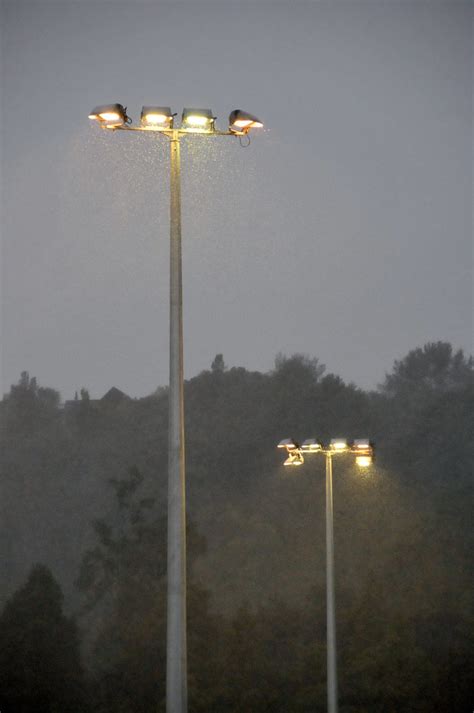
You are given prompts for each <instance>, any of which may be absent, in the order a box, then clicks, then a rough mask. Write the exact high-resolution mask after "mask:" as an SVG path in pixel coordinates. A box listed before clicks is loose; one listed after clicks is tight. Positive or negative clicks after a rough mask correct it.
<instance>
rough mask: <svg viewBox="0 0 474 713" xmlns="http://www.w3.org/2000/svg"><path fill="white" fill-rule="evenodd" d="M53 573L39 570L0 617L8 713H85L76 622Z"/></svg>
mask: <svg viewBox="0 0 474 713" xmlns="http://www.w3.org/2000/svg"><path fill="white" fill-rule="evenodd" d="M62 600H63V596H62V593H61V589H60V587H59V585H58V584H57V582H56V581H55V579H54V577H53V575H52V574H51V572H50V570H49V569H48V568H47V567H44V566H43V565H36V566H35V567H34V568H33V569H32V571H31V573H30V575H29V577H28V580H27V582H26V584H25V585H24V586H23V587H21V588H20V589H19V590H18V591H17V592H16V593H15V594H13V596H12V597H11V598H10V599H9V600H8V601H7V603H6V605H5V608H4V610H3V613H2V615H1V617H0V641H1V642H2V643H1V647H0V708H1V710H2V711H6V713H64V711H68V713H69V712H70V713H76V712H79V711H85V710H86V708H85V707H84V704H85V688H84V679H83V672H82V668H81V664H80V657H79V642H78V635H77V629H76V626H75V624H74V622H73V621H72V620H71V619H68V618H67V617H65V616H64V614H63V613H62Z"/></svg>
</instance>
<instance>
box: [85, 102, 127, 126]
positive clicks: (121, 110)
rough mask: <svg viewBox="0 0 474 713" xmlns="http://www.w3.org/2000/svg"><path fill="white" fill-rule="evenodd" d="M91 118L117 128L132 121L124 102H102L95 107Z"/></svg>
mask: <svg viewBox="0 0 474 713" xmlns="http://www.w3.org/2000/svg"><path fill="white" fill-rule="evenodd" d="M89 119H92V120H93V121H98V122H99V124H100V125H101V126H107V127H110V128H112V129H113V128H115V127H117V126H123V124H128V123H130V118H129V117H128V116H127V108H126V107H123V106H122V104H101V105H100V106H96V107H94V109H93V110H92V111H91V113H90V114H89Z"/></svg>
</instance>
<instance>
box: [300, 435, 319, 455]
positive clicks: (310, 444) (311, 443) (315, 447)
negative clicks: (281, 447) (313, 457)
mask: <svg viewBox="0 0 474 713" xmlns="http://www.w3.org/2000/svg"><path fill="white" fill-rule="evenodd" d="M301 450H302V451H307V452H308V453H317V452H318V451H321V450H322V445H321V443H319V441H317V440H316V438H307V439H306V440H305V441H303V443H302V444H301Z"/></svg>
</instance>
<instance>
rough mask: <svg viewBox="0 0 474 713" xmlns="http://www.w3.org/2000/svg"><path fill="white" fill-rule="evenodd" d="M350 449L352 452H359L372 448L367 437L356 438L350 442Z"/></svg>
mask: <svg viewBox="0 0 474 713" xmlns="http://www.w3.org/2000/svg"><path fill="white" fill-rule="evenodd" d="M352 450H353V451H354V453H360V452H361V451H364V452H365V451H369V452H371V451H372V450H373V447H372V443H371V442H370V441H369V439H368V438H356V440H355V441H354V443H353V444H352Z"/></svg>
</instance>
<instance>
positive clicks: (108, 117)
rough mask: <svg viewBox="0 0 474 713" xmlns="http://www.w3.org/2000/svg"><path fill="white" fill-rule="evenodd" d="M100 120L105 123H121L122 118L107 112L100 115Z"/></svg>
mask: <svg viewBox="0 0 474 713" xmlns="http://www.w3.org/2000/svg"><path fill="white" fill-rule="evenodd" d="M99 116H100V118H101V119H103V120H104V121H121V119H122V117H121V116H120V115H119V114H117V113H115V112H112V111H110V112H109V111H105V112H104V113H103V114H99Z"/></svg>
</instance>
